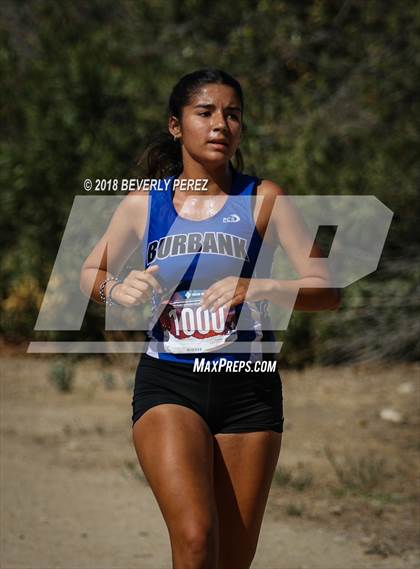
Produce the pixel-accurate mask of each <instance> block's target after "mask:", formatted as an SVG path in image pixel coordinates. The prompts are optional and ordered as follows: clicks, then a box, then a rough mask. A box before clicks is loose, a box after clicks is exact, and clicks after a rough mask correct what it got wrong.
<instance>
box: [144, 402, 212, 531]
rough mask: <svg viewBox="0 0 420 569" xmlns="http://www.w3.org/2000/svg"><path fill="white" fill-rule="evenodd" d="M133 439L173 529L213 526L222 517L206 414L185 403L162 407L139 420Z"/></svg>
mask: <svg viewBox="0 0 420 569" xmlns="http://www.w3.org/2000/svg"><path fill="white" fill-rule="evenodd" d="M133 442H134V446H135V449H136V453H137V456H138V459H139V463H140V465H141V467H142V469H143V472H144V474H145V476H146V479H147V480H148V482H149V484H150V487H151V489H152V491H153V493H154V495H155V497H156V500H157V502H158V504H159V507H160V509H161V511H162V514H163V516H164V518H165V521H166V524H167V526H168V530H169V532H170V533H172V532H175V531H176V530H177V531H182V532H183V533H186V534H188V533H191V534H194V532H196V531H197V527H198V528H199V529H206V528H207V529H208V530H210V529H211V526H212V525H213V524H214V521H215V516H217V509H216V504H215V499H214V487H213V445H214V442H213V437H212V434H211V432H210V430H209V428H208V426H207V425H206V423H205V422H204V420H203V419H202V418H201V417H200V415H198V413H196V412H195V411H194V410H192V409H190V408H188V407H184V406H183V405H178V404H173V403H165V404H160V405H156V406H154V407H152V408H150V409H148V410H147V411H146V413H144V414H143V415H142V416H141V417H140V419H138V420H137V421H136V422H135V423H134V426H133Z"/></svg>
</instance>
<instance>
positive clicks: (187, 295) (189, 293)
mask: <svg viewBox="0 0 420 569" xmlns="http://www.w3.org/2000/svg"><path fill="white" fill-rule="evenodd" d="M191 294H192V293H191V292H190V291H189V290H187V292H186V293H185V298H190V296H191Z"/></svg>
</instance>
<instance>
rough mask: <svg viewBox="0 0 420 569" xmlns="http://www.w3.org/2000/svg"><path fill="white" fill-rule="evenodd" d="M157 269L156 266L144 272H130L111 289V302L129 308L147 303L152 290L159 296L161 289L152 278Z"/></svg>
mask: <svg viewBox="0 0 420 569" xmlns="http://www.w3.org/2000/svg"><path fill="white" fill-rule="evenodd" d="M158 269H159V266H158V265H151V266H150V267H147V269H146V270H145V271H130V273H129V274H128V275H127V276H126V277H125V279H124V280H123V281H122V282H121V283H119V284H117V285H115V286H114V288H113V289H112V300H115V302H118V304H121V305H122V306H127V307H130V306H137V305H139V304H144V303H145V302H147V301H149V300H150V298H151V296H152V292H153V290H154V289H155V290H156V291H157V292H158V293H159V294H161V293H162V287H161V286H160V284H159V282H158V281H157V280H156V279H155V277H154V276H153V275H154V274H155V273H156V272H157V271H158ZM111 285H112V283H111Z"/></svg>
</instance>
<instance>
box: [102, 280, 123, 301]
mask: <svg viewBox="0 0 420 569" xmlns="http://www.w3.org/2000/svg"><path fill="white" fill-rule="evenodd" d="M110 281H116V282H115V284H113V285H112V287H111V290H110V291H109V294H108V296H106V295H105V287H106V285H107V283H109V282H110ZM120 282H121V280H120V279H119V278H118V277H109V278H107V279H105V280H104V281H102V282H101V284H100V286H99V298H100V299H101V300H102V302H104V303H105V304H106V305H107V306H112V305H113V304H118V303H117V302H116V301H115V300H112V298H111V291H112V289H113V288H114V286H116V285H117V284H119V283H120Z"/></svg>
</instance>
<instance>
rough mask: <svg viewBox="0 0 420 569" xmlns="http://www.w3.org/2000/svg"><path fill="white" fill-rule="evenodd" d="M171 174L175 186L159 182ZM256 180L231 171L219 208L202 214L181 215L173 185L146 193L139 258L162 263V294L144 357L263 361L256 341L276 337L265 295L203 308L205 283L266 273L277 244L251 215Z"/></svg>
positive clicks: (147, 262) (157, 296)
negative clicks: (264, 236)
mask: <svg viewBox="0 0 420 569" xmlns="http://www.w3.org/2000/svg"><path fill="white" fill-rule="evenodd" d="M168 180H169V186H170V188H171V189H172V188H173V183H174V177H170V178H165V179H164V180H161V182H162V186H163V187H168ZM257 182H258V179H257V178H255V177H253V176H247V175H246V174H241V173H238V172H236V173H235V174H234V178H233V183H232V188H231V191H230V193H229V195H228V196H227V199H226V201H225V203H224V205H223V207H222V208H221V209H220V210H219V211H218V212H217V213H216V214H215V215H213V216H211V217H209V218H207V219H203V220H191V219H186V218H183V217H181V216H180V215H178V212H177V211H176V209H175V206H174V204H173V191H164V192H162V191H157V190H152V191H151V192H150V194H149V208H148V219H147V225H146V232H145V239H144V240H143V258H144V260H145V268H147V267H148V266H150V265H153V264H157V265H158V266H159V271H158V272H157V273H156V274H155V277H156V278H157V279H158V280H159V281H160V284H161V286H162V289H163V293H162V294H158V293H157V292H156V291H153V294H152V315H151V321H150V325H149V329H148V330H147V337H148V340H149V342H148V348H147V354H148V355H150V356H152V357H155V358H159V359H163V360H168V361H175V362H185V363H191V364H193V363H194V360H195V358H196V357H197V356H198V355H200V357H202V358H205V359H206V360H208V361H219V360H220V359H221V358H222V357H223V358H224V359H227V360H229V361H242V360H249V361H260V360H262V359H263V358H262V348H261V342H262V341H265V340H268V341H274V340H275V337H274V334H273V332H272V326H271V323H270V319H269V317H268V312H267V302H265V301H258V302H250V301H245V302H243V303H242V304H240V305H238V306H235V307H232V308H230V310H227V309H223V308H220V309H219V310H217V311H216V312H210V311H209V310H208V309H204V308H203V307H202V306H201V298H202V296H203V294H204V293H205V291H206V290H207V289H208V287H209V286H211V285H212V284H213V283H215V282H218V281H220V280H222V279H224V278H226V277H228V276H236V277H239V276H240V277H244V278H251V277H254V278H269V277H270V275H271V266H272V261H273V255H274V247H272V246H269V245H266V244H265V243H263V241H262V238H261V236H260V235H259V234H258V232H257V230H256V227H255V222H254V217H253V195H254V191H255V188H256V184H257ZM227 223H228V224H229V225H227ZM262 248H264V249H265V250H264V253H263V254H261V250H262ZM257 260H258V264H257V263H256V262H257ZM235 343H236V344H235ZM229 347H230V351H229ZM233 347H235V348H238V347H240V349H232V348H233Z"/></svg>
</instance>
